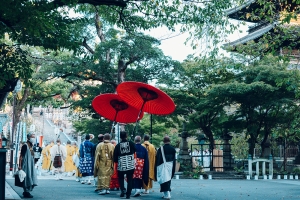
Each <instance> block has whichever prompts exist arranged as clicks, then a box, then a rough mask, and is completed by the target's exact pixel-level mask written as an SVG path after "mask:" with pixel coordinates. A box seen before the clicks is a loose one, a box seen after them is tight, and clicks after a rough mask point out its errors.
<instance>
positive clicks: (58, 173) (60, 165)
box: [50, 138, 67, 180]
mask: <svg viewBox="0 0 300 200" xmlns="http://www.w3.org/2000/svg"><path fill="white" fill-rule="evenodd" d="M50 154H51V161H52V164H53V174H54V177H55V180H63V177H62V173H63V172H64V171H65V164H64V163H65V160H66V158H67V151H66V147H65V146H63V145H61V141H60V139H59V138H58V139H57V140H56V144H55V145H54V146H53V147H52V148H51V149H50Z"/></svg>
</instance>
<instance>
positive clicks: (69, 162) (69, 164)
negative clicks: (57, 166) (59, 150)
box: [65, 140, 76, 176]
mask: <svg viewBox="0 0 300 200" xmlns="http://www.w3.org/2000/svg"><path fill="white" fill-rule="evenodd" d="M66 151H67V158H66V161H65V172H67V175H68V176H71V175H72V174H73V172H74V173H75V169H76V167H75V164H74V162H73V155H74V153H75V149H74V148H73V147H72V145H71V141H70V140H68V141H67V145H66Z"/></svg>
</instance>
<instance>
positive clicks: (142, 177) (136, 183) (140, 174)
mask: <svg viewBox="0 0 300 200" xmlns="http://www.w3.org/2000/svg"><path fill="white" fill-rule="evenodd" d="M135 148H136V158H135V169H134V173H133V188H136V189H141V188H142V187H143V183H145V185H148V178H149V159H148V152H147V149H146V148H145V147H143V146H142V145H141V144H136V145H135Z"/></svg>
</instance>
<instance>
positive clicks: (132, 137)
mask: <svg viewBox="0 0 300 200" xmlns="http://www.w3.org/2000/svg"><path fill="white" fill-rule="evenodd" d="M145 103H146V101H144V102H143V105H142V108H141V109H140V112H139V114H138V117H137V119H136V121H135V126H134V128H133V131H132V134H131V140H132V141H133V140H134V136H135V134H134V133H135V129H136V126H137V125H138V123H139V118H140V115H141V113H142V110H143V108H144V105H145Z"/></svg>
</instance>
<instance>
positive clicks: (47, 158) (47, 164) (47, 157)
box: [42, 144, 51, 171]
mask: <svg viewBox="0 0 300 200" xmlns="http://www.w3.org/2000/svg"><path fill="white" fill-rule="evenodd" d="M48 146H49V144H45V147H44V148H43V150H42V155H43V161H42V169H43V170H46V171H49V167H50V163H51V159H50V158H51V156H50V151H49V148H48Z"/></svg>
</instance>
